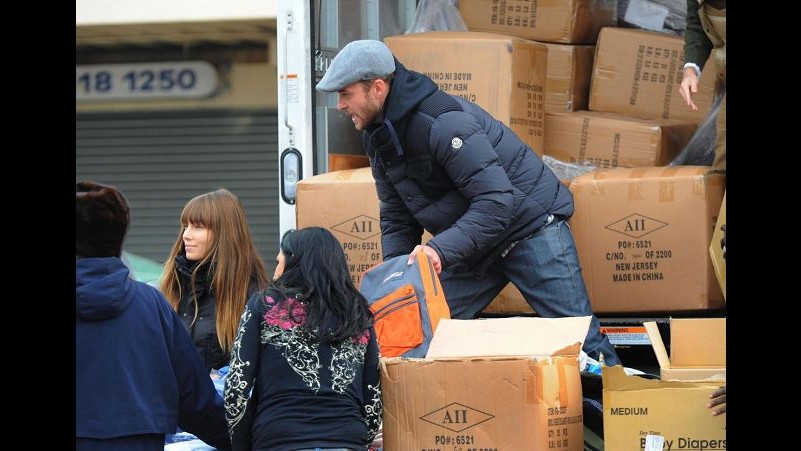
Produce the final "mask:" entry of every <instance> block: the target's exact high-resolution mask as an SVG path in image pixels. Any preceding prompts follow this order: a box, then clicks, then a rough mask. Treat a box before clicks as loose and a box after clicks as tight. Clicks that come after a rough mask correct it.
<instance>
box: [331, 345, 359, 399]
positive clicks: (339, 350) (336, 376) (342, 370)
mask: <svg viewBox="0 0 801 451" xmlns="http://www.w3.org/2000/svg"><path fill="white" fill-rule="evenodd" d="M332 351H333V354H332V356H331V366H330V367H329V369H330V370H331V379H332V381H331V388H333V389H334V390H335V391H336V392H337V393H344V392H345V389H347V388H348V385H350V384H351V383H353V380H354V379H356V370H357V368H360V367H361V366H362V365H364V353H365V352H366V351H367V342H366V341H362V340H361V338H360V339H359V340H353V339H350V340H347V341H343V342H342V343H341V344H340V345H339V346H334V348H333V349H332Z"/></svg>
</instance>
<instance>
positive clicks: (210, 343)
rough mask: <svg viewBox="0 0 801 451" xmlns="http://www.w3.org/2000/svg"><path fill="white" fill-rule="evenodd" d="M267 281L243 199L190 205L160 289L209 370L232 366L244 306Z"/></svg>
mask: <svg viewBox="0 0 801 451" xmlns="http://www.w3.org/2000/svg"><path fill="white" fill-rule="evenodd" d="M267 281H268V278H267V273H266V270H265V267H264V262H263V261H262V260H261V257H259V254H258V251H257V250H256V246H255V245H254V244H253V240H252V239H251V235H250V230H249V228H248V222H247V218H246V217H245V211H244V208H243V207H242V203H241V202H240V201H239V198H238V197H236V196H235V195H234V194H233V193H231V192H230V191H228V190H226V189H218V190H216V191H212V192H209V193H205V194H201V195H199V196H197V197H195V198H193V199H191V200H190V201H189V202H187V204H186V205H185V206H184V209H183V211H182V212H181V229H180V232H179V233H178V237H177V239H176V240H175V244H173V246H172V250H171V251H170V255H169V257H168V258H167V261H166V262H165V265H164V277H162V281H161V287H160V288H161V292H162V293H164V296H165V297H166V298H167V300H168V301H170V304H171V305H172V307H173V308H174V309H175V310H176V311H177V312H178V316H180V317H181V321H182V322H183V324H184V327H186V329H187V330H188V331H189V335H191V336H192V340H193V341H194V343H195V347H196V348H197V350H198V353H200V357H201V358H202V359H203V362H204V363H205V364H206V369H207V370H209V371H211V370H212V369H219V368H221V367H223V366H226V365H228V361H229V359H230V357H231V345H232V344H233V341H234V336H235V334H236V330H237V326H238V324H239V318H240V317H241V316H242V311H243V310H244V308H245V303H246V302H247V300H248V298H249V297H250V296H251V295H252V294H253V293H254V292H256V291H258V290H260V289H262V288H264V287H265V286H266V285H267Z"/></svg>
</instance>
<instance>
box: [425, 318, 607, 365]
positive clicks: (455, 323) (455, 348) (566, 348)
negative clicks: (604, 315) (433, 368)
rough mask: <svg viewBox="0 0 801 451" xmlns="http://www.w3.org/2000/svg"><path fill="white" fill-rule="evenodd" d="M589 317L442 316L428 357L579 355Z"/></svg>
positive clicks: (588, 325)
mask: <svg viewBox="0 0 801 451" xmlns="http://www.w3.org/2000/svg"><path fill="white" fill-rule="evenodd" d="M590 319H591V318H590V317H589V316H580V317H568V318H525V317H512V318H491V319H470V320H459V319H443V320H441V321H440V322H439V327H437V332H436V333H435V334H434V338H433V339H432V340H431V344H430V346H429V348H428V353H427V354H426V359H437V358H447V357H486V356H550V355H574V356H576V355H578V354H579V351H580V350H581V345H582V344H583V343H584V338H585V337H586V335H587V331H588V330H589V328H590Z"/></svg>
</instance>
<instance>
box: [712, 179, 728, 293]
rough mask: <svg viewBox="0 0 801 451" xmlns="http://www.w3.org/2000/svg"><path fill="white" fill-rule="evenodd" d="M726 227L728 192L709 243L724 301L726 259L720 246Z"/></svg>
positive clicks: (724, 196) (721, 205)
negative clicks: (724, 227) (723, 227)
mask: <svg viewBox="0 0 801 451" xmlns="http://www.w3.org/2000/svg"><path fill="white" fill-rule="evenodd" d="M723 225H726V192H725V191H724V192H723V202H722V203H721V204H720V211H719V212H718V217H717V220H716V221H715V231H714V232H713V233H712V242H711V243H709V255H711V256H712V266H713V267H714V268H715V276H716V277H717V278H718V283H719V284H720V289H721V291H722V292H723V300H724V301H725V300H726V258H725V257H723V247H722V246H721V245H720V242H721V240H722V239H723V236H724V234H723V229H721V226H723Z"/></svg>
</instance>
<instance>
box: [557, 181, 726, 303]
mask: <svg viewBox="0 0 801 451" xmlns="http://www.w3.org/2000/svg"><path fill="white" fill-rule="evenodd" d="M724 184H725V180H724V175H722V174H720V173H717V172H714V171H712V170H711V168H710V167H708V166H671V167H643V168H611V169H596V170H595V171H592V172H588V173H585V174H582V175H580V176H578V177H576V179H575V180H573V182H572V183H571V184H570V190H571V192H572V193H573V199H574V201H575V213H574V214H573V216H572V217H571V219H570V227H571V229H572V230H573V236H574V238H575V241H576V248H577V249H578V254H579V260H580V262H581V270H582V274H583V276H584V282H585V284H586V286H587V291H588V292H589V296H590V302H591V303H592V308H593V311H594V312H596V313H611V312H625V313H634V312H690V311H698V310H709V309H716V308H722V307H723V306H724V305H725V304H724V302H723V294H722V293H721V291H720V285H719V284H718V283H717V280H716V279H715V275H714V270H713V268H712V261H711V258H710V257H709V243H710V240H711V238H712V231H713V230H712V229H713V228H714V225H715V217H716V216H717V213H718V210H719V209H720V204H721V201H722V199H723V190H724Z"/></svg>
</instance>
